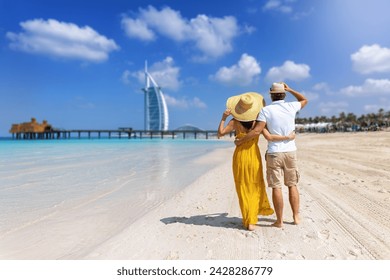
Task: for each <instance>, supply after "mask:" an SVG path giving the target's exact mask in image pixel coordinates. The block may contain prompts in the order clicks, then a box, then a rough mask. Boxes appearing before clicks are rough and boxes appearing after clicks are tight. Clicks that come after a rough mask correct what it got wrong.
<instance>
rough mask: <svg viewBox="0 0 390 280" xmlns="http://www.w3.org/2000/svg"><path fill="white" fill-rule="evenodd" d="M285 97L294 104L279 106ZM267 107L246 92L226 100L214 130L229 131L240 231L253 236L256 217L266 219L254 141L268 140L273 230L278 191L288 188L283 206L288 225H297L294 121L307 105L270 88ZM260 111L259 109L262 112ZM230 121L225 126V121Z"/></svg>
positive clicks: (283, 87) (279, 219)
mask: <svg viewBox="0 0 390 280" xmlns="http://www.w3.org/2000/svg"><path fill="white" fill-rule="evenodd" d="M286 91H287V92H290V93H291V94H292V95H293V96H294V97H295V98H296V99H297V101H295V102H285V101H284V99H285V97H286ZM270 95H271V100H272V103H271V104H270V105H269V106H266V107H264V106H265V102H264V99H263V97H262V96H261V95H260V94H257V93H254V92H249V93H244V94H241V95H237V96H232V97H230V98H229V99H228V100H227V102H226V107H227V109H226V111H225V112H224V113H223V115H222V120H221V122H220V124H219V127H218V136H219V137H221V136H223V135H225V134H227V133H230V132H232V131H233V130H234V131H235V133H236V140H235V144H236V146H237V147H236V149H235V151H234V155H233V175H234V181H235V185H236V191H237V195H238V200H239V204H240V209H241V214H242V218H243V225H244V227H245V228H246V229H248V230H250V231H253V230H254V229H255V225H256V224H257V221H258V218H257V215H272V214H273V212H274V210H273V209H272V208H271V207H270V204H269V201H268V197H267V193H266V191H265V183H264V177H263V169H262V161H261V154H260V149H259V147H258V140H259V136H260V134H261V133H262V134H263V136H264V137H265V138H266V139H267V140H268V151H267V153H266V163H267V182H268V186H269V187H271V188H272V201H273V205H274V208H275V212H276V222H275V223H274V224H273V226H275V227H279V228H281V227H282V226H283V195H282V186H283V185H286V186H288V188H289V201H290V205H291V208H292V211H293V219H294V224H299V222H300V218H299V192H298V189H297V183H298V180H299V173H298V169H297V163H296V161H297V159H296V146H295V141H294V139H295V133H294V130H295V115H296V113H297V112H298V111H299V110H300V109H302V108H303V107H304V106H306V104H307V99H306V98H305V97H304V96H303V95H302V94H300V93H299V92H297V91H295V90H293V89H291V88H290V87H289V86H288V85H287V84H285V83H273V84H272V87H271V88H270ZM263 107H264V108H263ZM229 115H232V116H233V119H232V120H230V121H229V123H228V124H227V125H226V126H225V121H226V118H227V117H228V116H229Z"/></svg>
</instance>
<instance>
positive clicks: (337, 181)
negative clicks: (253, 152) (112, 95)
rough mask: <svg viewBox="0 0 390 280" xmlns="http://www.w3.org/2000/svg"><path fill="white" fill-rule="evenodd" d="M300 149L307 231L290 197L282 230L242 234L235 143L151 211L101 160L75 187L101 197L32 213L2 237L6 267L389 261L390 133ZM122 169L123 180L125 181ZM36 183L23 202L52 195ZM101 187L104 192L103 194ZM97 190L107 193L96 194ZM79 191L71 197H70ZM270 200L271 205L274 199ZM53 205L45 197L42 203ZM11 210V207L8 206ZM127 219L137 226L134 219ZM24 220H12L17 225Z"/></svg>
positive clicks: (340, 136)
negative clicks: (33, 263)
mask: <svg viewBox="0 0 390 280" xmlns="http://www.w3.org/2000/svg"><path fill="white" fill-rule="evenodd" d="M296 141H297V145H298V158H299V167H300V173H301V182H300V184H299V189H300V198H301V218H302V223H301V224H299V225H293V224H292V215H291V210H290V207H289V204H288V197H287V188H285V189H284V194H285V196H284V198H285V209H284V218H285V220H284V221H285V225H284V228H283V229H279V228H275V227H272V226H271V224H272V223H273V222H274V221H275V216H274V215H273V216H268V217H259V218H260V219H259V222H258V227H257V229H256V230H255V231H254V232H249V231H246V230H244V229H242V227H241V217H240V210H239V206H238V200H237V195H236V193H235V188H234V182H233V176H232V169H231V160H232V153H233V150H234V144H233V143H232V142H231V147H230V148H222V149H216V150H213V151H212V152H209V153H208V154H205V155H203V156H201V157H200V158H198V159H197V162H194V163H193V164H192V165H191V166H196V164H201V166H204V164H205V163H208V164H210V163H212V164H213V165H214V168H211V169H210V170H209V171H208V172H206V173H205V174H203V175H202V176H200V177H198V179H197V180H196V181H195V182H193V183H191V184H190V185H189V186H187V187H185V188H184V189H182V190H180V191H179V192H175V193H171V195H170V197H169V198H167V199H164V200H162V201H155V200H153V201H155V202H153V203H154V204H156V206H155V207H153V208H150V206H148V207H149V208H146V207H145V205H146V204H147V202H148V201H149V200H150V199H153V198H154V196H155V195H156V190H154V191H144V192H145V194H144V195H143V196H141V198H144V199H145V200H144V201H139V202H133V204H135V205H128V204H129V197H131V192H130V190H129V191H127V190H126V188H125V186H129V184H128V183H127V181H129V180H130V179H129V178H127V177H126V176H125V177H124V178H122V177H119V176H122V175H121V174H126V172H127V171H126V170H127V169H126V168H128V167H127V165H126V162H127V161H128V158H127V156H123V158H121V161H118V159H116V160H115V164H116V165H115V164H114V163H110V164H109V165H107V162H106V157H103V159H104V160H103V161H101V160H98V158H101V155H100V154H97V155H96V158H93V160H90V161H88V164H89V165H91V166H90V167H88V169H87V170H88V172H87V173H86V174H85V175H83V176H84V177H83V176H82V177H80V178H84V180H82V181H80V179H78V180H77V181H75V183H77V184H78V185H76V187H77V189H79V188H81V187H82V186H81V185H80V184H86V181H85V180H86V178H89V176H92V177H93V178H94V181H91V182H89V183H90V186H87V187H88V188H86V189H88V190H89V191H88V192H91V193H92V194H93V196H91V195H89V196H86V197H85V198H83V197H82V196H80V197H79V196H77V199H75V200H70V201H69V202H66V201H65V202H63V203H60V204H58V205H57V204H56V205H55V207H54V208H53V209H52V210H51V212H45V213H43V214H42V215H38V214H40V213H39V212H38V214H37V213H34V215H33V213H32V214H31V215H32V216H33V217H34V219H32V220H31V221H30V222H28V221H27V222H26V221H21V222H20V221H16V220H15V221H14V222H15V223H16V222H20V226H17V227H14V228H13V229H12V231H8V232H4V233H3V234H2V235H1V236H0V258H1V259H3V260H4V259H6V260H21V259H24V260H37V259H38V260H51V259H54V260H56V259H66V260H82V259H89V260H98V259H102V260H125V259H128V260H255V259H265V260H285V259H286V260H375V259H377V260H389V259H390V216H389V213H390V162H389V155H390V132H369V133H363V132H361V133H335V134H299V135H298V136H297V139H296ZM228 144H229V145H230V143H228ZM260 147H261V151H262V154H263V155H264V152H265V150H266V142H265V140H264V139H260ZM120 151H121V150H120ZM130 155H131V154H130ZM37 156H40V154H38V155H37ZM87 159H88V158H87ZM221 159H222V160H221ZM69 160H70V159H69ZM110 162H111V161H110ZM221 162H222V164H221ZM32 163H33V162H32ZM32 163H31V164H32ZM68 163H69V164H68ZM29 164H30V163H29ZM48 164H49V163H48ZM64 164H65V165H64V166H65V167H64V168H68V169H69V170H68V171H69V172H68V171H67V172H68V173H69V174H70V175H72V174H73V175H72V176H74V175H77V174H78V173H80V172H81V171H78V173H77V174H75V172H76V171H73V167H72V166H71V165H70V162H68V159H67V158H66V157H65V159H64ZM78 164H81V163H78ZM164 164H168V163H164ZM171 164H172V163H171ZM76 165H77V164H76ZM45 166H46V167H45V168H49V167H50V168H51V166H48V165H45ZM120 166H121V167H122V168H125V170H124V171H123V172H125V173H119V170H118V169H119V167H120ZM159 166H160V165H159ZM163 166H165V165H163ZM198 166H200V165H198ZM108 167H110V168H108ZM53 168H54V167H53ZM58 168H59V167H58V166H56V169H53V170H54V171H55V172H54V171H52V173H51V176H57V175H58V176H59V173H58V172H59V171H60V170H58V171H56V170H57V169H58ZM75 168H76V167H75ZM183 168H184V167H183ZM183 168H180V170H182V171H181V173H183V170H184V169H183ZM35 169H36V168H35V167H33V166H32V167H31V169H29V172H31V174H36V173H34V172H38V174H40V173H39V172H41V170H35ZM50 170H51V169H50ZM15 172H17V170H16V171H15ZM115 172H118V174H116V173H115ZM57 173H58V174H57ZM111 173H115V174H116V175H115V176H117V177H118V178H117V179H115V180H112V181H107V179H105V178H109V177H108V176H109V174H111ZM15 174H17V173H15ZM45 174H46V173H45ZM145 174H148V173H145ZM27 175H28V174H27ZM27 175H26V176H27ZM15 176H16V175H15ZM28 176H30V177H31V176H33V175H28ZM34 176H35V175H34ZM72 176H70V177H67V178H72ZM77 176H81V174H78V175H77ZM111 176H112V175H111ZM159 176H161V175H159ZM8 177H9V180H11V181H12V180H16V179H12V178H14V177H10V176H8ZM30 177H29V181H28V182H27V184H26V185H25V186H24V187H23V189H22V192H21V193H20V195H23V194H24V192H27V193H26V195H28V198H30V200H33V199H34V197H36V198H38V197H37V195H39V196H43V195H47V194H48V192H49V190H50V189H49V188H48V187H47V189H45V188H44V189H42V193H41V192H39V193H35V192H33V191H29V189H30V188H31V186H32V185H33V184H36V183H35V182H34V178H35V177H31V178H30ZM15 178H17V177H15ZM53 178H54V177H53ZM102 178H103V179H102ZM114 178H116V177H114ZM157 178H159V177H158V176H157ZM179 178H183V174H177V180H179V181H180V179H179ZM49 179H50V178H49ZM3 180H4V178H3ZM50 180H52V179H50ZM50 180H49V181H48V182H46V183H47V184H48V186H51V185H52V181H50ZM98 182H100V183H99V184H100V185H96V184H97V183H98ZM101 182H103V183H101ZM54 186H55V185H54ZM96 186H99V188H101V189H95V188H96ZM184 186H185V185H184ZM71 190H72V189H69V190H65V189H64V190H63V191H64V192H66V196H67V197H68V196H69V191H71ZM158 191H163V190H162V189H161V188H159V189H158ZM267 192H268V194H269V198H271V196H270V194H271V192H270V190H269V189H267ZM33 195H34V196H33ZM160 196H161V195H159V196H158V197H160ZM47 200H48V198H46V197H43V200H38V201H43V202H45V201H47ZM140 200H142V199H140ZM49 201H50V199H49ZM3 202H4V203H13V202H12V201H7V200H4V199H3ZM32 202H33V201H32ZM35 204H36V203H35ZM143 205H144V206H143ZM132 206H136V207H132ZM150 209H152V210H150ZM128 211H131V213H130V214H134V215H135V216H134V215H133V216H134V217H138V218H137V219H131V220H130V219H128V218H127V217H128V216H127V214H129V212H128ZM132 211H136V212H137V213H133V212H132ZM138 212H139V213H138ZM16 214H17V213H13V217H15V218H16V217H18V216H17V215H16ZM23 217H24V218H23V219H27V218H28V217H29V216H23ZM3 226H4V225H3Z"/></svg>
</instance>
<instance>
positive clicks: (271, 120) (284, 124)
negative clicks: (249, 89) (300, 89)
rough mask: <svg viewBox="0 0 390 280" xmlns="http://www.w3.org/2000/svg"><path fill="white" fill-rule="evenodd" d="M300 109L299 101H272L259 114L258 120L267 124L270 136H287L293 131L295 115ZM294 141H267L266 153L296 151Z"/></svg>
mask: <svg viewBox="0 0 390 280" xmlns="http://www.w3.org/2000/svg"><path fill="white" fill-rule="evenodd" d="M300 109H301V103H300V102H299V101H294V102H286V101H284V100H279V101H274V102H272V103H271V104H270V105H268V106H265V107H264V108H263V109H262V110H261V111H260V114H259V117H258V120H259V121H261V122H265V123H267V128H268V130H269V132H270V133H271V134H277V135H288V134H290V133H291V131H293V130H295V115H296V113H297V112H298V111H299V110H300ZM296 150H297V147H296V146H295V140H286V141H277V142H270V141H268V153H281V152H292V151H296Z"/></svg>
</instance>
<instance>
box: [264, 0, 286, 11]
mask: <svg viewBox="0 0 390 280" xmlns="http://www.w3.org/2000/svg"><path fill="white" fill-rule="evenodd" d="M284 2H285V3H289V2H293V1H284ZM263 10H275V11H279V12H282V13H285V14H289V13H292V11H293V8H292V7H291V6H290V5H285V4H283V1H279V0H269V1H268V2H267V3H265V5H264V6H263Z"/></svg>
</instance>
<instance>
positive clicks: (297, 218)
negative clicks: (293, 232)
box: [293, 215, 301, 225]
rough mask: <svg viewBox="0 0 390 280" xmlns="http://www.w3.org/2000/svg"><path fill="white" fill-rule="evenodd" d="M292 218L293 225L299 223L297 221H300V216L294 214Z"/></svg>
mask: <svg viewBox="0 0 390 280" xmlns="http://www.w3.org/2000/svg"><path fill="white" fill-rule="evenodd" d="M293 218H294V225H299V223H300V222H301V218H300V217H299V215H295V216H294V217H293Z"/></svg>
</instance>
